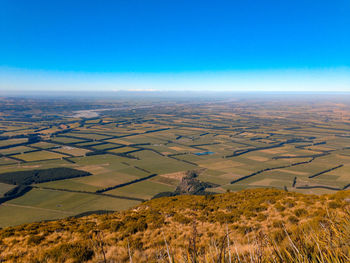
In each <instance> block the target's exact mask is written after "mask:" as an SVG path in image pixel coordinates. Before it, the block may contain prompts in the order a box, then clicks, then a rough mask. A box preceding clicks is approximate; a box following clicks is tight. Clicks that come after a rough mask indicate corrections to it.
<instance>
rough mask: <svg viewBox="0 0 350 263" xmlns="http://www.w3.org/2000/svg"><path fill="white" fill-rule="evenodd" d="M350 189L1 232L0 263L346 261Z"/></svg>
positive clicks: (151, 206) (180, 204) (170, 201)
mask: <svg viewBox="0 0 350 263" xmlns="http://www.w3.org/2000/svg"><path fill="white" fill-rule="evenodd" d="M349 197H350V191H341V192H338V193H336V194H333V195H322V196H316V195H303V194H298V193H290V192H285V191H280V190H274V189H254V190H245V191H240V192H235V193H225V194H220V195H208V196H190V195H187V196H176V197H165V198H159V199H154V200H151V201H148V202H145V203H143V204H141V205H139V206H137V207H135V208H133V209H130V210H128V211H124V212H119V213H114V214H106V215H92V216H88V217H83V218H68V219H64V220H58V221H52V222H40V223H33V224H26V225H21V226H17V227H10V228H6V229H3V230H1V231H0V261H4V262H86V261H87V262H172V263H189V262H193V263H194V262H215V263H222V262H254V263H255V262H261V263H265V262H298V263H299V262H300V263H304V262H320V263H321V262H322V263H323V262H324V263H329V262H350V213H349V206H350V202H349Z"/></svg>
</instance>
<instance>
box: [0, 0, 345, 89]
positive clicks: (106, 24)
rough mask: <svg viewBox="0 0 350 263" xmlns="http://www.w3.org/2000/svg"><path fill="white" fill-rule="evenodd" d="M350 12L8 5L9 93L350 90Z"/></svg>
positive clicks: (1, 31) (306, 5)
mask: <svg viewBox="0 0 350 263" xmlns="http://www.w3.org/2000/svg"><path fill="white" fill-rule="evenodd" d="M348 13H350V2H349V1H345V0H337V1H332V2H328V1H318V2H317V4H315V3H313V2H312V1H311V2H304V1H300V0H298V1H293V2H283V3H282V2H278V1H277V2H276V1H268V2H264V3H262V2H261V1H254V0H252V1H248V2H247V1H238V2H237V1H235V2H232V1H223V0H220V1H216V2H215V4H214V3H213V2H211V1H196V0H195V1H166V2H164V1H156V0H152V1H147V3H144V2H140V1H135V0H132V1H116V2H110V1H100V2H99V3H87V2H86V1H74V2H73V3H72V2H71V1H50V2H46V1H42V0H38V1H34V2H26V1H20V0H11V1H10V0H5V1H3V4H2V8H1V10H0V36H1V38H2V40H1V41H0V58H1V59H0V92H2V93H4V92H10V91H11V92H21V91H62V92H66V91H76V92H92V91H94V92H101V91H105V92H107V91H109V92H115V91H161V92H163V91H167V92H169V91H171V92H173V91H182V92H186V91H226V92H259V91H269V92H290V91H297V92H347V91H350V49H349V46H350V17H349V16H348Z"/></svg>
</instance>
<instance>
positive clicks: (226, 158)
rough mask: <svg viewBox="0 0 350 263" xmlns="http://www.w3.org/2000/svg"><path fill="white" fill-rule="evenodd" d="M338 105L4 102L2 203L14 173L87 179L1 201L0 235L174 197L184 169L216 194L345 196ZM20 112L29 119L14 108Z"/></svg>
mask: <svg viewBox="0 0 350 263" xmlns="http://www.w3.org/2000/svg"><path fill="white" fill-rule="evenodd" d="M23 100H25V101H23ZM337 101H338V102H337V103H335V102H333V101H332V100H331V99H329V98H327V99H326V98H323V99H322V100H317V101H316V100H315V101H311V102H308V101H302V100H295V101H294V100H290V101H281V100H280V99H277V98H275V99H269V100H266V99H253V98H249V101H248V102H247V99H231V100H220V101H205V100H203V101H200V102H191V101H189V100H181V101H163V100H156V99H152V100H149V101H147V102H141V101H128V100H122V101H98V100H91V101H76V102H74V103H73V104H72V102H71V101H70V102H66V101H63V100H62V101H45V100H44V101H40V100H29V99H27V100H26V99H21V100H20V99H13V98H2V100H0V108H1V109H2V110H1V115H0V198H1V197H4V196H5V195H6V193H8V191H11V189H14V188H15V187H17V186H18V185H14V184H8V183H7V182H5V181H4V180H2V178H4V177H6V174H8V173H15V172H21V171H33V170H44V169H53V168H72V169H75V170H79V171H83V172H86V173H88V174H89V175H88V176H77V177H74V178H67V179H62V178H60V179H59V180H51V181H46V182H40V183H32V184H30V185H29V187H30V190H29V191H27V190H28V189H27V190H26V191H25V192H24V193H23V194H19V195H18V196H15V198H9V199H4V201H3V202H2V203H1V205H0V227H5V226H9V225H17V224H21V223H25V222H30V221H38V220H48V219H56V218H63V217H67V216H75V215H77V214H80V213H85V212H90V211H97V210H106V211H116V210H123V209H126V208H128V207H132V206H134V205H136V204H138V203H141V202H143V201H144V200H149V199H151V198H152V197H153V196H154V195H156V194H159V193H161V192H171V191H174V190H175V188H176V187H177V185H178V184H179V183H180V181H181V178H182V177H183V176H184V174H185V172H186V171H188V170H197V171H198V173H199V177H198V179H200V180H201V181H203V182H208V183H212V184H214V185H215V187H213V188H210V189H208V190H209V191H211V192H215V193H222V192H226V191H237V190H242V189H248V188H269V187H273V188H278V189H284V190H286V191H296V192H302V193H312V194H321V193H333V192H335V191H338V190H342V189H347V188H349V187H350V186H349V184H350V175H349V174H350V104H349V103H347V101H345V100H344V102H343V103H339V99H338V100H337ZM18 104H21V105H23V104H25V105H27V109H26V111H18V110H13V109H14V107H11V106H14V105H18ZM72 105H74V106H72ZM96 109H103V110H100V111H96V112H95V111H94V110H96ZM81 110H85V111H84V114H82V113H81V112H80V111H81ZM76 111H79V114H76ZM89 111H90V112H95V113H96V114H94V117H91V118H90V117H89V114H88V112H89ZM97 113H98V114H97ZM29 115H30V118H28V117H26V116H29ZM96 115H98V116H97V117H96Z"/></svg>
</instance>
